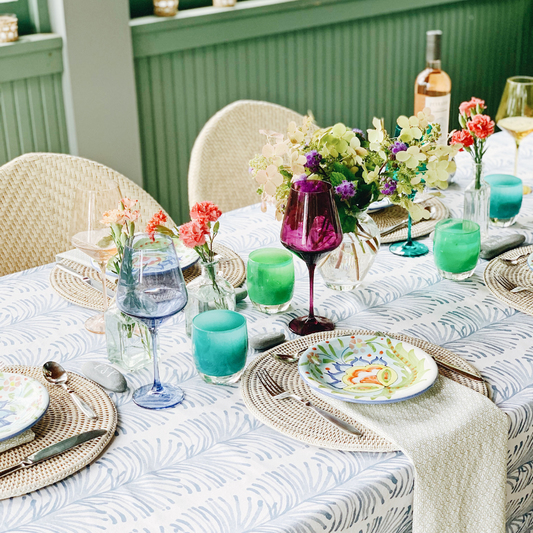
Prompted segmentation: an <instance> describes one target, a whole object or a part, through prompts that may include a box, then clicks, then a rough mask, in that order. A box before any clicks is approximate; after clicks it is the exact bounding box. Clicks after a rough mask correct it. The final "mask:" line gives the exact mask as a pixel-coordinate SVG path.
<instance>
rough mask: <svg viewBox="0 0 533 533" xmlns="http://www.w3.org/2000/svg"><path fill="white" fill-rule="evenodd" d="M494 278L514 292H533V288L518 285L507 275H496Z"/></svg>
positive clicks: (506, 288)
mask: <svg viewBox="0 0 533 533" xmlns="http://www.w3.org/2000/svg"><path fill="white" fill-rule="evenodd" d="M494 279H495V280H496V281H497V282H498V283H499V284H500V285H501V286H502V287H503V288H504V289H505V290H506V291H509V292H512V293H517V292H524V291H527V292H531V293H533V288H532V289H528V288H527V287H519V286H518V285H516V284H514V283H513V282H512V281H510V280H508V279H507V278H506V277H505V276H495V277H494Z"/></svg>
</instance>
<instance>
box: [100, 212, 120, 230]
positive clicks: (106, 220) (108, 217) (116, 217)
mask: <svg viewBox="0 0 533 533" xmlns="http://www.w3.org/2000/svg"><path fill="white" fill-rule="evenodd" d="M125 213H126V212H125V211H122V210H121V209H112V210H111V211H106V212H105V213H104V214H103V215H102V220H101V221H100V222H101V223H102V224H105V225H106V226H111V224H120V225H121V226H122V225H123V224H124V222H125V221H126V215H125Z"/></svg>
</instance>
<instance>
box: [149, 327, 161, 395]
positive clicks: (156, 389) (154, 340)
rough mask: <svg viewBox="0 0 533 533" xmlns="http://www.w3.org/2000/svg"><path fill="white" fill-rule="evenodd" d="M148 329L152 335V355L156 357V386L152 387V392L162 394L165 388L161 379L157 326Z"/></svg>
mask: <svg viewBox="0 0 533 533" xmlns="http://www.w3.org/2000/svg"><path fill="white" fill-rule="evenodd" d="M148 329H149V330H150V333H151V334H152V354H153V355H154V385H153V386H152V391H151V392H161V391H162V390H163V387H162V386H161V380H160V379H159V361H158V360H157V350H158V345H157V326H150V327H149V328H148Z"/></svg>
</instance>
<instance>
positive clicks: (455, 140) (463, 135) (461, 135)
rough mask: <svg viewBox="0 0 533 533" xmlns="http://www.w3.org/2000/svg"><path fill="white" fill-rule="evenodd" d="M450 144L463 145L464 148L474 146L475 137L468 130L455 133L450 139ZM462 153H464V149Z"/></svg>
mask: <svg viewBox="0 0 533 533" xmlns="http://www.w3.org/2000/svg"><path fill="white" fill-rule="evenodd" d="M450 144H462V145H463V147H466V146H472V145H473V144H474V137H472V134H471V133H470V132H469V131H467V130H459V131H454V132H453V134H452V138H451V139H450ZM460 151H461V152H462V151H463V148H461V150H460Z"/></svg>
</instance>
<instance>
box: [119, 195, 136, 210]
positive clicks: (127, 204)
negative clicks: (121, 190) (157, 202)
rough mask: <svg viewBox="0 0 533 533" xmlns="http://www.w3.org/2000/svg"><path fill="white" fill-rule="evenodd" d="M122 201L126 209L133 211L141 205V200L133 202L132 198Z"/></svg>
mask: <svg viewBox="0 0 533 533" xmlns="http://www.w3.org/2000/svg"><path fill="white" fill-rule="evenodd" d="M120 201H121V202H122V205H123V206H124V209H133V208H134V207H137V204H138V203H139V200H131V199H130V198H122V200H120Z"/></svg>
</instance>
